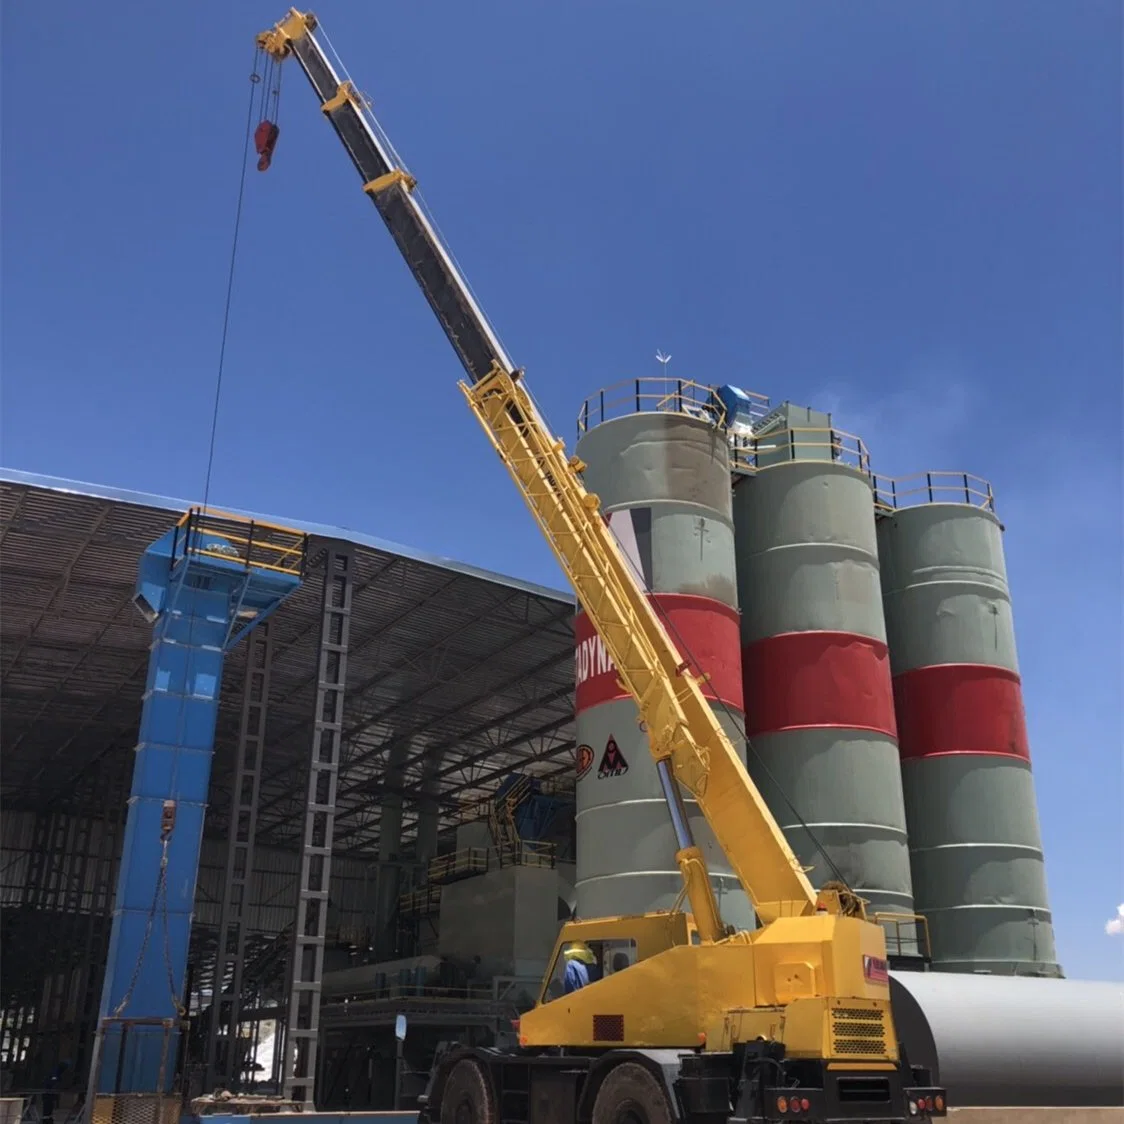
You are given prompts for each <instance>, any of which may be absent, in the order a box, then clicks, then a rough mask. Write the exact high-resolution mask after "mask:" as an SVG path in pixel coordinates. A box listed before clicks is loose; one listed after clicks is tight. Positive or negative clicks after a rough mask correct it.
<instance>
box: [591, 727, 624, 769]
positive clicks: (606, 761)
mask: <svg viewBox="0 0 1124 1124" xmlns="http://www.w3.org/2000/svg"><path fill="white" fill-rule="evenodd" d="M627 772H628V762H627V761H626V760H625V759H624V754H623V753H621V747H620V746H619V745H617V739H616V738H614V737H613V735H612V734H610V735H609V740H608V741H607V742H606V743H605V752H604V753H603V754H601V764H600V765H598V766H597V775H598V776H599V777H621V776H624V774H625V773H627Z"/></svg>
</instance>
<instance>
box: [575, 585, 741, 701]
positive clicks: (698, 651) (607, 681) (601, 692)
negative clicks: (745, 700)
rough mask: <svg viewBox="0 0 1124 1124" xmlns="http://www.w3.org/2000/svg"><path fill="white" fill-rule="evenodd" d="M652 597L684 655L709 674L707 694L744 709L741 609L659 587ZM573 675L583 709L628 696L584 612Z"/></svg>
mask: <svg viewBox="0 0 1124 1124" xmlns="http://www.w3.org/2000/svg"><path fill="white" fill-rule="evenodd" d="M650 600H651V601H652V602H653V603H654V604H655V606H656V608H657V609H658V610H659V613H660V618H661V620H662V621H663V623H664V626H665V627H666V628H667V630H668V632H669V633H670V634H671V639H672V641H674V643H675V644H676V646H677V647H678V648H679V650H680V652H681V654H682V656H683V658H684V659H686V660H688V661H689V663H690V666H691V669H692V670H693V671H694V672H695V673H696V674H700V673H708V674H709V676H710V678H709V680H707V681H706V682H703V683H701V684H700V686H701V687H702V691H703V694H704V695H706V697H707V698H708V699H718V700H720V701H721V702H723V703H724V704H725V705H726V706H728V707H730V708H732V709H733V710H738V711H740V710H741V709H742V661H741V652H740V650H739V649H740V647H741V645H740V642H739V639H738V632H739V627H740V619H739V614H738V611H737V609H731V608H730V606H729V605H724V604H723V603H722V602H721V601H715V600H713V599H712V598H710V597H698V596H696V595H695V594H690V593H654V594H651V595H650ZM574 634H575V641H576V649H575V653H574V679H575V683H576V687H577V689H576V691H575V709H576V711H577V713H578V714H581V712H582V711H583V710H588V709H589V707H591V706H601V705H602V704H603V703H607V702H613V701H615V700H617V699H624V698H628V692H627V691H626V690H625V689H624V688H623V687H621V686H620V684H619V683H618V681H617V670H616V668H615V667H614V666H613V661H612V660H611V659H610V658H609V653H608V651H607V650H606V648H605V645H604V644H603V643H602V641H601V637H600V636H598V635H597V633H596V632H595V631H594V628H593V624H592V623H591V621H590V619H589V618H588V617H587V616H586V615H585V613H584V612H582V613H578V615H577V617H576V618H575V620H574Z"/></svg>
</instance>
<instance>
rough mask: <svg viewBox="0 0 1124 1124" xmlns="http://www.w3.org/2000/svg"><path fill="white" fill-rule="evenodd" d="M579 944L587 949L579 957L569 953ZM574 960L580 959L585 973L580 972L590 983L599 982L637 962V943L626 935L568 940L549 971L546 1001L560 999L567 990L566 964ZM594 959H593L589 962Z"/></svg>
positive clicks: (545, 994)
mask: <svg viewBox="0 0 1124 1124" xmlns="http://www.w3.org/2000/svg"><path fill="white" fill-rule="evenodd" d="M579 946H584V949H587V950H588V952H585V953H584V955H582V956H580V957H570V956H567V955H566V953H567V952H575V951H577V949H578V948H579ZM571 959H577V961H578V963H580V964H581V965H582V968H583V969H584V972H580V973H579V974H580V975H583V976H584V977H585V978H586V979H588V980H589V982H590V983H596V982H597V981H598V980H600V979H603V978H604V977H605V976H611V975H613V974H614V973H615V972H622V971H624V969H625V968H627V967H629V965H631V964H635V963H636V942H635V941H634V940H629V939H624V938H620V939H617V938H614V939H612V940H603V941H567V942H566V943H565V944H563V945H562V947H561V948H560V949H559V950H558V957H557V959H556V960H555V961H554V966H553V968H552V969H551V972H550V979H549V980H548V981H547V985H546V990H545V992H544V994H543V1002H549V1001H550V1000H552V999H558V998H560V997H561V996H562V995H564V994H565V993H566V982H565V981H566V967H567V965H568V964H569V962H570V960H571ZM590 961H592V962H590Z"/></svg>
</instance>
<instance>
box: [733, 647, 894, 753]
mask: <svg viewBox="0 0 1124 1124" xmlns="http://www.w3.org/2000/svg"><path fill="white" fill-rule="evenodd" d="M742 667H743V669H744V674H745V699H746V715H745V721H746V733H747V734H748V735H749V736H750V737H754V736H755V735H758V734H774V733H778V732H779V731H781V730H806V729H812V728H821V729H822V728H825V727H827V728H836V727H837V728H840V729H848V730H872V731H874V732H875V733H878V734H884V735H886V736H887V737H890V738H893V737H896V736H897V726H896V723H895V721H894V694H893V688H892V686H891V683H890V661H889V657H888V654H887V650H886V645H885V643H884V642H883V641H881V640H875V639H873V638H872V637H870V636H858V635H856V634H855V633H853V632H786V633H782V634H781V635H780V636H766V637H765V638H764V639H762V640H755V641H754V642H753V643H752V644H748V645H746V647H745V649H744V650H743V651H742Z"/></svg>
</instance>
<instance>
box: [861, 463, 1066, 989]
mask: <svg viewBox="0 0 1124 1124" xmlns="http://www.w3.org/2000/svg"><path fill="white" fill-rule="evenodd" d="M879 497H880V500H881V511H882V515H881V517H880V519H879V525H878V543H879V553H880V557H881V561H882V587H883V595H884V600H885V607H886V621H887V626H888V631H889V637H890V662H891V667H892V669H893V677H894V697H895V703H896V709H897V718H898V731H899V739H900V743H901V757H902V776H903V780H904V784H905V808H906V820H907V823H908V825H909V841H910V853H911V861H912V866H913V884H914V890H915V894H916V899H917V908H918V910H919V911H920V912H921V913H923V914H924V915H925V917H926V918H927V919H928V924H929V934H930V938H931V943H932V955H933V967H934V968H935V969H940V970H943V971H949V972H991V973H994V974H997V975H1000V974H1001V975H1044V976H1056V975H1060V974H1061V969H1060V968H1059V966H1058V964H1057V957H1056V952H1055V945H1054V931H1053V921H1052V917H1051V913H1050V907H1049V901H1048V897H1047V889H1046V874H1045V863H1044V860H1043V854H1042V839H1041V834H1040V831H1039V825H1038V808H1037V801H1036V799H1035V793H1034V779H1033V776H1032V774H1031V767H1030V750H1029V747H1028V743H1027V733H1026V722H1025V717H1024V711H1023V701H1022V688H1021V683H1020V679H1019V666H1018V658H1017V654H1016V649H1015V632H1014V625H1013V620H1012V613H1011V598H1010V593H1009V590H1008V586H1007V569H1006V562H1005V559H1004V555H1003V541H1002V526H1001V524H1000V522H999V520H998V518H997V517H996V515H995V513H994V511H993V510H992V508H993V501H992V497H991V489H990V487H989V486H988V485H987V484H986V483H985V482H982V481H977V480H975V479H974V478H972V477H965V476H963V475H961V474H956V475H955V476H954V475H952V474H937V473H930V474H927V475H926V476H923V477H920V478H916V479H915V481H914V486H913V487H911V486H910V484H909V483H903V482H898V483H897V484H896V485H895V486H894V488H893V489H886V490H883V489H882V488H881V487H880V490H879Z"/></svg>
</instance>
